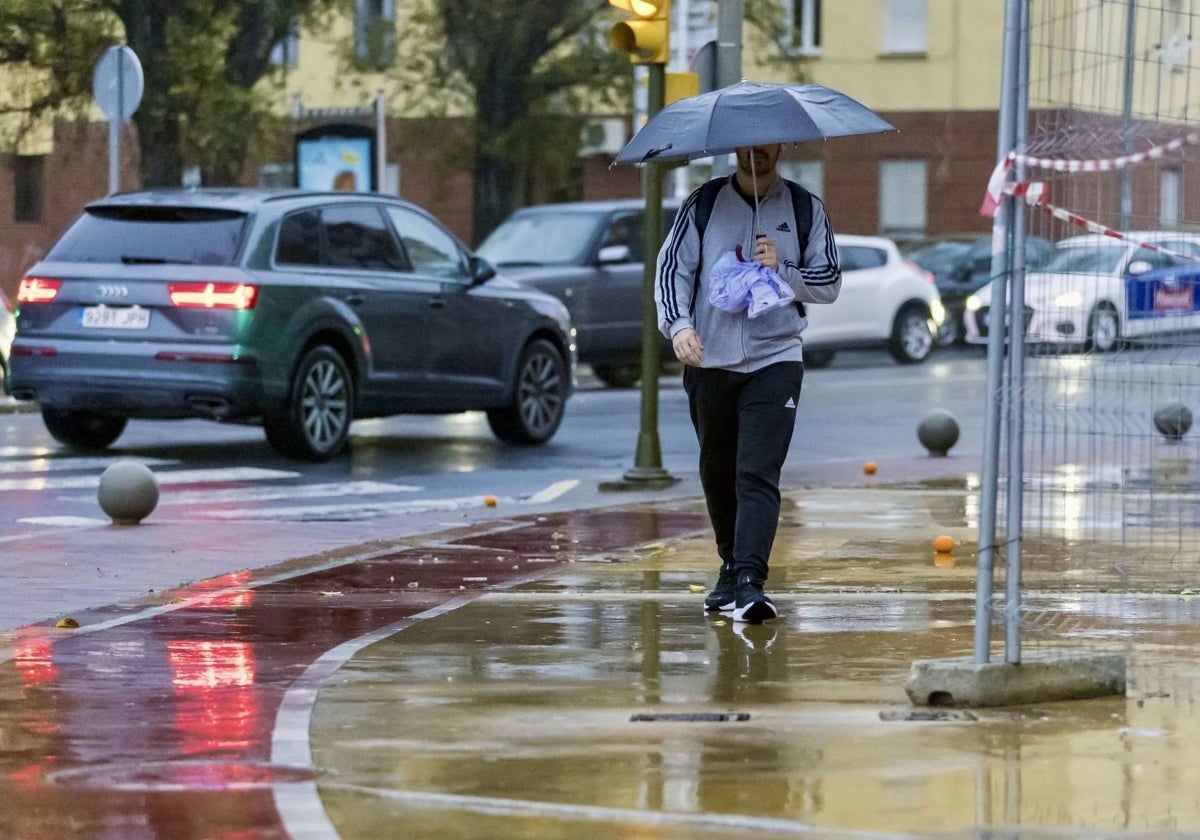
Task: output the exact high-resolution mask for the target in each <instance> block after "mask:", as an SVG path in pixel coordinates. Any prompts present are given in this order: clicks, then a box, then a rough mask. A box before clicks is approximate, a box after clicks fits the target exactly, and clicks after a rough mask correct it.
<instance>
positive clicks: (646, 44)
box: [608, 0, 671, 64]
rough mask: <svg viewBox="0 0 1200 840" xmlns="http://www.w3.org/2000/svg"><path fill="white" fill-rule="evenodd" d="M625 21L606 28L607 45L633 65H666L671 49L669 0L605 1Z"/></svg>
mask: <svg viewBox="0 0 1200 840" xmlns="http://www.w3.org/2000/svg"><path fill="white" fill-rule="evenodd" d="M608 2H609V4H611V5H613V6H616V7H617V8H618V9H621V10H623V11H626V12H629V13H630V14H631V15H632V17H631V18H630V19H629V20H625V21H621V22H620V23H618V24H615V25H614V26H613V28H612V29H610V30H609V31H608V45H609V46H610V47H612V48H613V49H614V50H617V51H619V52H627V53H629V60H630V61H632V62H633V63H634V64H666V63H667V61H668V60H669V59H670V52H671V0H608Z"/></svg>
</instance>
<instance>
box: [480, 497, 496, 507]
mask: <svg viewBox="0 0 1200 840" xmlns="http://www.w3.org/2000/svg"><path fill="white" fill-rule="evenodd" d="M483 503H484V504H485V505H487V506H488V507H495V506H496V497H495V496H484V497H483Z"/></svg>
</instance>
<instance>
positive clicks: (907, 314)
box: [804, 233, 945, 368]
mask: <svg viewBox="0 0 1200 840" xmlns="http://www.w3.org/2000/svg"><path fill="white" fill-rule="evenodd" d="M834 241H835V242H836V243H837V249H838V262H839V263H841V268H842V292H841V294H840V295H839V296H838V299H837V300H836V301H834V302H833V303H829V304H807V305H806V306H805V309H806V311H807V313H808V329H806V330H805V331H804V364H805V366H806V367H810V368H821V367H825V366H826V365H828V364H829V363H830V362H832V361H833V357H834V354H835V353H836V352H837V351H838V350H843V349H851V348H860V347H884V348H886V349H887V350H888V352H889V353H891V355H892V357H893V358H894V359H895V360H896V361H898V362H900V363H901V364H915V363H917V362H923V361H925V359H926V358H928V357H929V353H930V351H932V350H933V346H934V345H933V337H934V336H935V335H936V334H937V331H938V328H939V327H940V326H941V324H942V320H943V318H945V311H944V310H943V308H942V301H941V298H940V297H939V295H938V290H937V285H936V284H935V283H934V278H933V275H932V274H930V273H929V272H927V271H924V270H923V269H921V268H920V266H918V265H917V264H916V263H914V262H912V261H911V260H908V259H905V258H904V257H903V256H901V254H900V250H899V248H897V247H896V243H895V242H893V241H892V240H891V239H887V238H885V237H882V236H852V235H848V234H840V233H835V234H834Z"/></svg>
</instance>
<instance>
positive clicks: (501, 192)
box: [392, 0, 631, 238]
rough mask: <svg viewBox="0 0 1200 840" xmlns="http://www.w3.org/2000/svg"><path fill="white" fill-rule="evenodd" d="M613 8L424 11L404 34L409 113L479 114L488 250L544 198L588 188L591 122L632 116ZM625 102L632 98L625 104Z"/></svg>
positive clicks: (437, 1)
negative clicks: (586, 127)
mask: <svg viewBox="0 0 1200 840" xmlns="http://www.w3.org/2000/svg"><path fill="white" fill-rule="evenodd" d="M610 9H611V7H610V6H609V5H608V3H607V2H602V0H489V2H486V3H481V2H476V0H413V2H411V3H409V4H407V8H406V10H405V11H406V15H407V17H406V18H405V19H404V20H403V21H402V22H401V23H400V25H399V39H400V40H399V44H398V49H397V52H398V54H399V55H402V56H404V59H403V61H402V62H400V64H399V65H398V66H397V67H396V68H395V69H394V71H393V73H392V76H393V78H394V79H395V80H396V82H397V84H396V85H395V89H397V90H399V91H402V92H403V93H401V94H399V95H398V96H397V99H398V100H399V102H398V103H393V107H396V104H398V105H399V110H401V111H404V112H417V113H422V114H429V115H443V116H445V115H451V114H455V113H457V114H467V115H470V116H473V117H474V122H475V131H474V134H473V136H472V137H471V138H470V146H469V148H463V147H461V146H460V147H458V148H451V147H449V146H447V145H445V144H440V145H438V146H437V148H439V149H440V151H441V153H442V154H443V155H446V156H447V157H448V158H457V160H459V161H461V160H462V159H463V158H464V157H466V156H467V155H468V154H470V155H472V156H473V159H474V176H475V178H474V182H475V234H476V238H481V237H482V236H483V235H484V234H486V233H487V232H488V231H489V230H490V229H491V228H492V227H494V226H495V225H496V224H498V223H499V222H500V221H501V220H502V218H503V216H504V215H507V213H508V211H510V210H511V209H512V208H513V207H514V206H516V205H517V204H518V203H522V202H526V201H528V200H530V199H531V198H532V192H533V190H534V189H535V188H537V187H541V188H543V189H546V190H548V191H549V192H550V193H551V194H555V195H559V194H561V193H562V192H563V190H564V188H565V187H566V186H567V185H569V184H571V183H573V182H574V180H575V178H576V177H577V172H576V169H577V167H578V151H579V130H580V127H581V115H584V114H604V113H613V112H618V113H620V112H625V111H627V110H628V104H627V103H628V101H629V100H628V99H627V98H625V96H627V95H628V91H629V78H630V75H631V71H630V69H629V64H628V61H626V60H625V59H624V57H623V56H617V55H615V54H614V53H613V52H611V51H610V50H609V49H608V48H607V46H606V44H605V32H606V31H607V28H608V26H609V25H610V24H611V22H612V16H611V15H610V14H609V10H610ZM622 94H625V96H622Z"/></svg>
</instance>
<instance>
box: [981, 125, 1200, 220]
mask: <svg viewBox="0 0 1200 840" xmlns="http://www.w3.org/2000/svg"><path fill="white" fill-rule="evenodd" d="M1197 143H1200V133H1197V132H1192V133H1190V134H1187V135H1185V136H1183V137H1177V138H1175V139H1174V140H1171V141H1170V142H1168V143H1164V144H1163V145H1161V146H1155V147H1154V148H1152V149H1147V150H1146V151H1144V152H1134V153H1133V154H1131V155H1121V156H1120V157H1115V158H1108V159H1105V160H1061V159H1058V158H1040V157H1033V156H1031V155H1019V154H1017V153H1016V152H1009V153H1008V154H1007V155H1005V156H1004V158H1003V160H1001V161H1000V162H999V163H997V164H996V168H995V169H993V170H992V176H991V177H990V178H989V179H988V186H987V195H985V196H984V198H983V206H981V207H980V208H979V213H980V215H982V216H993V215H995V213H996V206H997V205H998V204H999V203H1000V196H1001V194H1003V193H1005V192H1007V190H1006V189H1005V188H1004V182H1005V179H1006V178H1007V177H1008V172H1009V170H1010V169H1012V168H1013V166H1014V165H1015V164H1017V163H1021V164H1024V165H1025V166H1032V167H1036V168H1038V169H1050V170H1053V171H1055V172H1114V171H1117V170H1121V169H1126V168H1128V167H1130V166H1136V165H1137V164H1139V163H1142V162H1143V161H1147V160H1157V159H1159V158H1161V157H1163V156H1164V155H1166V154H1168V153H1170V152H1177V151H1179V150H1180V149H1182V148H1183V147H1184V146H1185V145H1189V144H1191V145H1195V144H1197Z"/></svg>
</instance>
